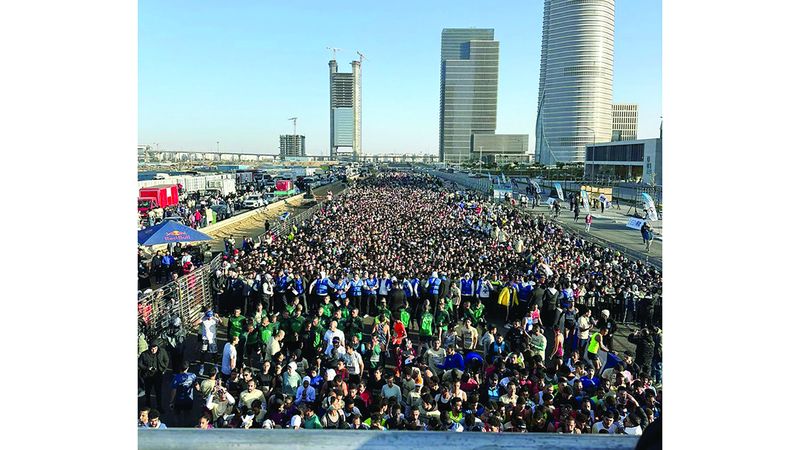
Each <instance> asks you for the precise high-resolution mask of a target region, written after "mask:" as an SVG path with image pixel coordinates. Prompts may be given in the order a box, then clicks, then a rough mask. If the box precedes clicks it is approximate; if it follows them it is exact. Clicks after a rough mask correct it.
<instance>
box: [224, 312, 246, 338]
mask: <svg viewBox="0 0 800 450" xmlns="http://www.w3.org/2000/svg"><path fill="white" fill-rule="evenodd" d="M245 320H246V318H245V317H244V316H243V315H242V308H236V309H234V310H233V315H232V316H230V317H228V340H231V339H233V338H234V337H236V336H239V335H240V334H242V331H244V323H245Z"/></svg>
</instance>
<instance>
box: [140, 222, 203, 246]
mask: <svg viewBox="0 0 800 450" xmlns="http://www.w3.org/2000/svg"><path fill="white" fill-rule="evenodd" d="M213 240H214V239H213V238H211V237H209V236H208V235H206V234H204V233H201V232H199V231H197V230H195V229H193V228H190V227H187V226H186V225H181V224H179V223H178V222H173V221H171V220H168V221H166V222H161V223H159V224H158V225H154V226H152V227H149V228H145V229H144V230H141V231H139V245H159V244H174V243H176V242H198V241H213Z"/></svg>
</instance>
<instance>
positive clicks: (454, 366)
mask: <svg viewBox="0 0 800 450" xmlns="http://www.w3.org/2000/svg"><path fill="white" fill-rule="evenodd" d="M436 367H437V368H439V369H442V381H446V380H449V381H455V380H460V379H461V375H462V374H463V373H464V357H463V356H461V353H458V352H457V351H456V348H455V347H454V346H452V345H448V346H447V356H445V358H444V363H443V364H440V365H438V366H436Z"/></svg>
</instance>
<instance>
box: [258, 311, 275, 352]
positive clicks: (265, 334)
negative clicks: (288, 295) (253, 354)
mask: <svg viewBox="0 0 800 450" xmlns="http://www.w3.org/2000/svg"><path fill="white" fill-rule="evenodd" d="M257 333H258V345H259V346H260V348H261V356H262V357H264V355H266V354H267V353H266V352H265V351H264V347H265V346H266V345H267V342H269V339H270V338H271V337H272V326H271V324H270V322H269V319H267V318H266V317H265V318H263V319H261V324H259V326H258V330H257Z"/></svg>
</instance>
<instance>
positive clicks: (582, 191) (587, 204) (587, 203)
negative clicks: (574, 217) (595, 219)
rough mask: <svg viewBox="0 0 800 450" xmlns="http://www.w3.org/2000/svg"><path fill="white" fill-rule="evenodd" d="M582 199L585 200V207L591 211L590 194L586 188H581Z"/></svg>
mask: <svg viewBox="0 0 800 450" xmlns="http://www.w3.org/2000/svg"><path fill="white" fill-rule="evenodd" d="M581 200H583V209H585V210H586V211H589V194H588V193H587V192H586V190H584V189H581Z"/></svg>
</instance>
